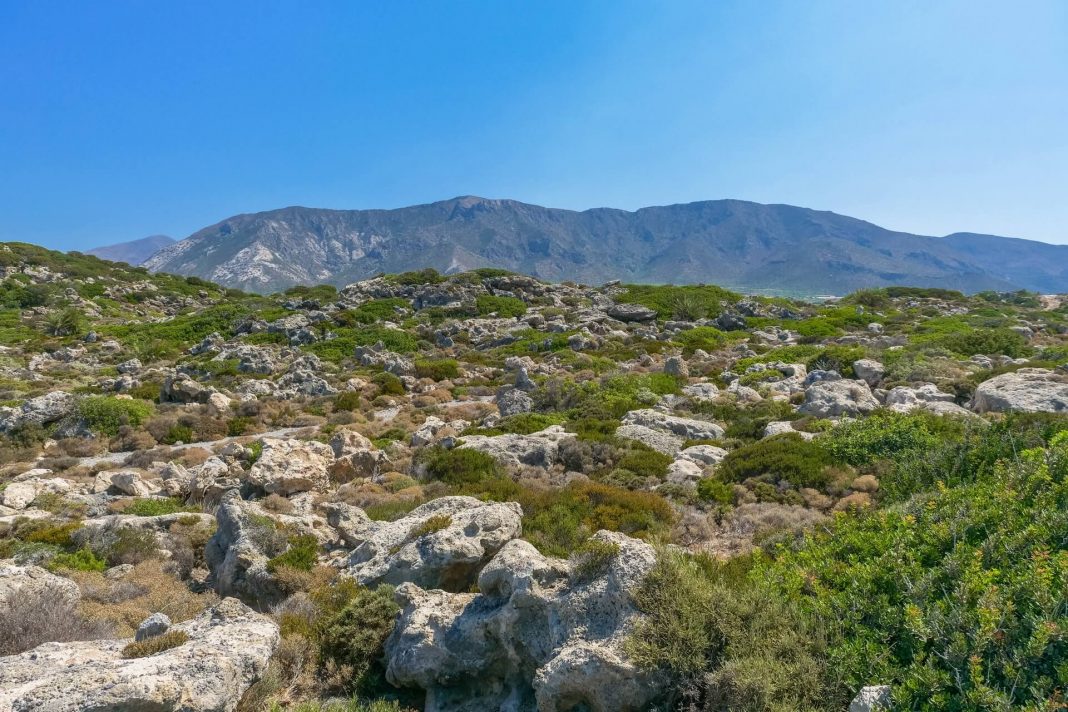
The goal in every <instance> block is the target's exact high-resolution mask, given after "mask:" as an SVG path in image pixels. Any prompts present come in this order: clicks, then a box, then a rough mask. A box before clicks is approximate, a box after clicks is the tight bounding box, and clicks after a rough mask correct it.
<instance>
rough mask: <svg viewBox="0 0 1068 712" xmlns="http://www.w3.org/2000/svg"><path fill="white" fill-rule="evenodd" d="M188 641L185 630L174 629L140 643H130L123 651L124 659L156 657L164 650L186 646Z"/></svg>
mask: <svg viewBox="0 0 1068 712" xmlns="http://www.w3.org/2000/svg"><path fill="white" fill-rule="evenodd" d="M188 641H189V634H187V633H186V632H185V631H183V630H174V629H172V630H168V631H166V632H165V633H160V634H159V635H156V636H153V637H151V638H148V639H146V640H142V641H140V642H133V643H128V644H127V645H126V647H125V648H123V649H122V657H124V658H144V657H148V656H149V655H155V654H156V653H162V652H163V651H164V650H170V649H171V648H177V647H178V646H179V645H184V644H185V643H186V642H188Z"/></svg>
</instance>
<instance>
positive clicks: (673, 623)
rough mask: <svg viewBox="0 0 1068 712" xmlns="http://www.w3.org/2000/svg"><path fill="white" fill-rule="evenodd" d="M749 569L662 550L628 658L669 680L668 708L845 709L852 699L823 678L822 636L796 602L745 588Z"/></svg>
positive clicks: (646, 583) (641, 598) (639, 599)
mask: <svg viewBox="0 0 1068 712" xmlns="http://www.w3.org/2000/svg"><path fill="white" fill-rule="evenodd" d="M746 563H747V562H746V561H745V560H744V559H741V560H736V561H734V562H730V563H727V564H720V563H717V562H715V561H713V560H711V559H708V558H705V557H691V556H689V555H687V554H685V553H682V552H680V551H674V550H661V551H660V552H658V556H657V563H656V565H655V566H654V568H653V569H652V570H651V571H650V572H649V574H648V575H647V576H646V578H645V579H644V580H643V582H642V584H641V586H640V587H639V589H638V590H637V591H636V592H635V596H634V599H635V603H636V604H637V606H638V608H639V609H641V610H642V611H643V612H644V613H645V616H644V617H643V618H642V619H640V620H639V622H638V624H637V626H636V628H635V630H634V632H633V634H632V635H631V637H630V638H629V639H628V641H627V644H626V648H627V653H628V655H629V657H630V658H631V659H632V660H634V662H635V663H636V664H637V665H638V666H639V667H642V668H645V669H648V670H651V671H656V672H657V673H658V674H659V675H661V676H664V677H665V678H666V680H667V681H668V684H667V685H666V686H665V688H666V690H667V692H666V697H667V700H665V701H666V702H667V703H668V704H669V705H671V706H672V707H674V706H676V705H681V703H683V701H684V700H685V701H690V702H694V701H703V702H704V705H703V706H700V707H698V709H716V710H744V711H747V712H757V711H761V712H771V711H776V712H787V711H807V710H840V709H845V707H846V704H848V698H846V699H845V700H844V701H843V699H842V698H841V697H837V698H836V697H835V696H834V695H833V694H831V693H832V689H828V686H827V685H826V684H825V683H824V682H823V679H824V677H825V676H826V672H825V670H826V662H825V658H824V655H823V641H822V638H821V636H820V635H819V632H818V630H817V629H815V628H814V627H813V626H810V625H807V624H806V622H805V621H804V619H803V617H802V615H801V614H800V612H799V610H798V608H797V606H796V605H795V604H793V603H791V602H789V601H784V600H782V599H780V598H778V597H776V596H775V595H774V593H773V592H769V591H766V590H764V589H762V588H760V587H758V586H754V585H747V582H746V580H745V570H744V569H745V566H746ZM833 691H837V690H833ZM679 708H680V709H682V708H683V707H679ZM687 708H688V707H687Z"/></svg>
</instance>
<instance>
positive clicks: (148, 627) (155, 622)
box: [134, 613, 171, 642]
mask: <svg viewBox="0 0 1068 712" xmlns="http://www.w3.org/2000/svg"><path fill="white" fill-rule="evenodd" d="M170 627H171V619H170V618H169V617H168V616H167V614H166V613H153V614H152V615H150V616H149V617H148V618H145V619H144V620H143V621H141V624H140V625H138V626H137V631H136V632H135V633H134V640H136V641H138V642H140V641H142V640H148V639H149V638H155V637H156V636H157V635H162V634H164V633H166V632H167V630H168V629H169V628H170Z"/></svg>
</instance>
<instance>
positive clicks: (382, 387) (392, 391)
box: [371, 371, 404, 396]
mask: <svg viewBox="0 0 1068 712" xmlns="http://www.w3.org/2000/svg"><path fill="white" fill-rule="evenodd" d="M371 383H374V384H375V385H376V386H378V392H379V393H380V394H382V395H387V396H402V395H404V383H402V382H401V379H399V378H397V377H396V376H394V375H393V374H392V373H389V372H388V371H382V372H381V373H376V374H375V375H374V376H373V377H372V378H371Z"/></svg>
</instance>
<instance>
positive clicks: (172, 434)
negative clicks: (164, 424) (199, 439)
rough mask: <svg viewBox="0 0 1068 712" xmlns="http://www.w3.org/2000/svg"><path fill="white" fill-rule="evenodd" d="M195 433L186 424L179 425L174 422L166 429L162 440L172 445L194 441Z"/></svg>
mask: <svg viewBox="0 0 1068 712" xmlns="http://www.w3.org/2000/svg"><path fill="white" fill-rule="evenodd" d="M195 440H196V434H195V433H194V432H193V429H192V428H190V427H189V426H188V425H179V424H177V423H175V424H174V425H172V426H171V427H170V429H168V430H167V433H166V434H165V435H164V436H163V440H162V442H163V443H164V444H166V445H174V444H175V443H191V442H195Z"/></svg>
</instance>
